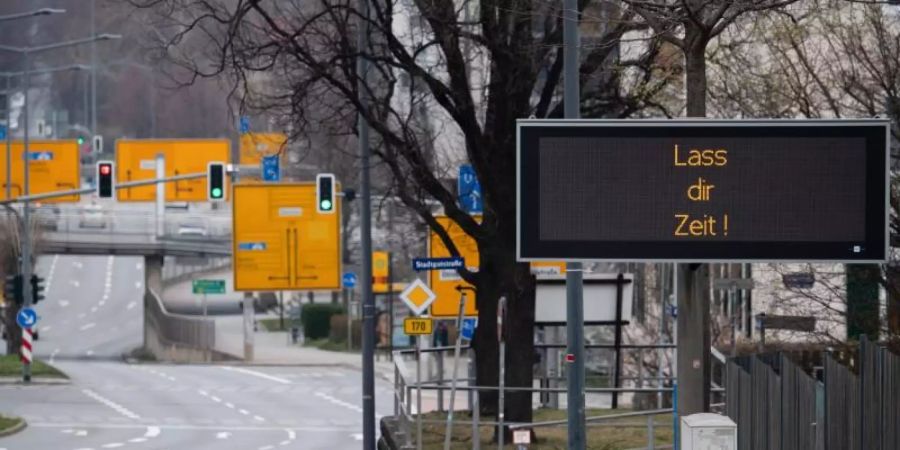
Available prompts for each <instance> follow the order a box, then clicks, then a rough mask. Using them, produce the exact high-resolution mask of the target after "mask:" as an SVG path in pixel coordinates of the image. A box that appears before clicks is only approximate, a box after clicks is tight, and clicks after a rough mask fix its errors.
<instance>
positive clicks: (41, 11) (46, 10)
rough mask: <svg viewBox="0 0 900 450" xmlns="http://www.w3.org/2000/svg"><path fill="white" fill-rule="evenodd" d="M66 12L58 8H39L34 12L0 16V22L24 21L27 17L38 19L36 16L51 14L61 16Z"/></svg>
mask: <svg viewBox="0 0 900 450" xmlns="http://www.w3.org/2000/svg"><path fill="white" fill-rule="evenodd" d="M65 12H66V10H64V9H59V8H41V9H37V10H34V11H27V12H21V13H15V14H9V15H6V16H0V22H6V21H11V20H18V19H26V18H28V17H38V16H49V15H51V14H63V13H65Z"/></svg>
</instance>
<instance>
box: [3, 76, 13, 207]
mask: <svg viewBox="0 0 900 450" xmlns="http://www.w3.org/2000/svg"><path fill="white" fill-rule="evenodd" d="M10 78H11V77H10V76H9V75H7V76H6V84H5V86H6V105H4V107H5V108H6V198H7V199H10V198H12V129H11V128H10V122H11V120H10V117H11V116H10V113H9V108H10V106H11V105H12V102H11V101H10V100H9V84H10V83H9V79H10Z"/></svg>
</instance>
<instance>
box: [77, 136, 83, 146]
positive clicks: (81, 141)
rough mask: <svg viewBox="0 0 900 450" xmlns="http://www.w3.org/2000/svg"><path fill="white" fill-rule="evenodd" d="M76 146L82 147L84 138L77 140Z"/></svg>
mask: <svg viewBox="0 0 900 450" xmlns="http://www.w3.org/2000/svg"><path fill="white" fill-rule="evenodd" d="M78 145H84V138H83V137H79V138H78Z"/></svg>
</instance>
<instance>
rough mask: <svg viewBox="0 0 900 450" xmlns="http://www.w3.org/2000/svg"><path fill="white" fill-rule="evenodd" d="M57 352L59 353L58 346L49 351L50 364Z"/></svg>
mask: <svg viewBox="0 0 900 450" xmlns="http://www.w3.org/2000/svg"><path fill="white" fill-rule="evenodd" d="M57 353H59V349H58V348H55V349H53V351H52V352H50V364H53V359H54V358H56V354H57Z"/></svg>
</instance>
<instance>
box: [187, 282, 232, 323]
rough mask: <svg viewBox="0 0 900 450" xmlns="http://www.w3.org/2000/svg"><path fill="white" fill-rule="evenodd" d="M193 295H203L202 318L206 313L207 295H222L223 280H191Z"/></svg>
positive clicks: (223, 289)
mask: <svg viewBox="0 0 900 450" xmlns="http://www.w3.org/2000/svg"><path fill="white" fill-rule="evenodd" d="M191 285H192V288H193V291H194V295H196V294H201V295H203V316H204V317H205V316H206V313H207V301H206V295H207V294H224V293H225V280H193V282H192V283H191Z"/></svg>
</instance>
